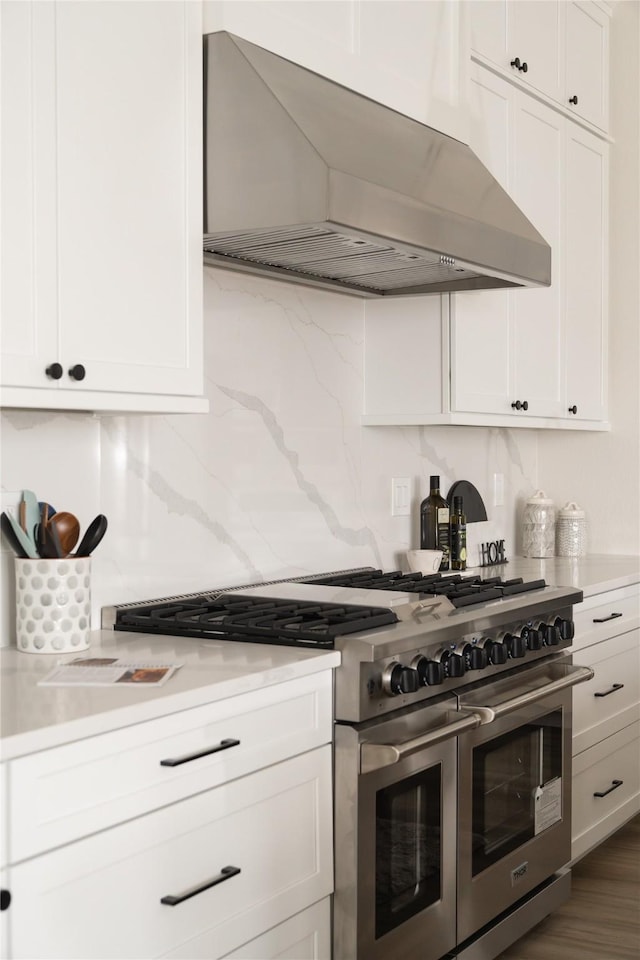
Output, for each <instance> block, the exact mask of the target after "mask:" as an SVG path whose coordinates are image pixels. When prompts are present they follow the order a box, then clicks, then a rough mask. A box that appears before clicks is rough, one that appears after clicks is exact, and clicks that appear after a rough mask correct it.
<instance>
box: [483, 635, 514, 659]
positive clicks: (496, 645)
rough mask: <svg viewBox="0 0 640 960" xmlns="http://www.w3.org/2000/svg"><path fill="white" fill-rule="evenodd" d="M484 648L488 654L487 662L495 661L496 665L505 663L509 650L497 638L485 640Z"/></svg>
mask: <svg viewBox="0 0 640 960" xmlns="http://www.w3.org/2000/svg"><path fill="white" fill-rule="evenodd" d="M484 649H485V650H486V651H487V654H488V656H489V663H495V664H496V665H497V664H500V663H506V662H507V660H508V659H509V651H508V650H507V648H506V647H505V645H504V643H500V642H499V641H498V640H487V641H486V643H485V645H484Z"/></svg>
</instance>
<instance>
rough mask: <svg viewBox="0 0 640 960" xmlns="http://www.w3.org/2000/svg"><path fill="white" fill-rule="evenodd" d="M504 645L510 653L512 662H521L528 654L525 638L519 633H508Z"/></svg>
mask: <svg viewBox="0 0 640 960" xmlns="http://www.w3.org/2000/svg"><path fill="white" fill-rule="evenodd" d="M504 645H505V647H506V648H507V650H508V651H509V656H510V657H511V659H512V660H520V659H521V658H522V657H524V655H525V653H526V652H527V644H526V641H525V639H524V637H521V636H519V635H518V634H517V633H507V634H506V635H505V638H504Z"/></svg>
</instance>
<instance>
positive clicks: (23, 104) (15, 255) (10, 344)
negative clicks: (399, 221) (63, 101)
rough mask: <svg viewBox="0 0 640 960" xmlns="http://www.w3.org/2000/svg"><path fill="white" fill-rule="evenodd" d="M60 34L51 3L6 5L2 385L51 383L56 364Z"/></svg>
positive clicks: (2, 14) (0, 227)
mask: <svg viewBox="0 0 640 960" xmlns="http://www.w3.org/2000/svg"><path fill="white" fill-rule="evenodd" d="M54 29H55V8H54V6H53V4H47V3H41V4H39V5H38V6H37V7H36V6H35V5H34V4H31V3H20V2H18V0H15V2H9V3H2V4H0V44H1V51H0V70H1V75H0V84H1V85H0V94H1V98H2V99H1V104H0V123H1V128H0V129H1V141H0V142H1V150H2V154H1V166H0V170H1V172H2V176H1V178H0V190H1V197H0V200H1V209H2V217H1V218H0V231H1V244H2V258H1V261H0V266H1V271H2V274H1V280H2V282H1V285H0V317H1V318H2V368H1V370H2V377H1V379H2V383H3V384H17V385H24V386H42V385H46V384H47V382H50V383H51V384H53V383H54V381H48V380H47V376H46V373H45V370H46V368H47V367H48V366H49V364H52V363H54V362H55V361H56V360H57V359H58V341H57V316H56V299H57V281H56V272H57V260H56V219H55V217H56V189H55V164H54V156H55V144H56V140H55V124H54V120H55V88H54V86H53V83H52V77H53V72H54ZM36 186H37V189H36Z"/></svg>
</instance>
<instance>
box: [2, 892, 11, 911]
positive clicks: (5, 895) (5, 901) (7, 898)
mask: <svg viewBox="0 0 640 960" xmlns="http://www.w3.org/2000/svg"><path fill="white" fill-rule="evenodd" d="M10 903H11V891H10V890H0V910H8V909H9V904H10Z"/></svg>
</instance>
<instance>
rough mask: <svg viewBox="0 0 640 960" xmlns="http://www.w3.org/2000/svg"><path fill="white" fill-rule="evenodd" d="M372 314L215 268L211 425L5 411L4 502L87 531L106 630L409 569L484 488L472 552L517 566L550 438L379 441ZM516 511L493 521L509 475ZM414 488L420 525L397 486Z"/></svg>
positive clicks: (414, 435) (442, 431)
mask: <svg viewBox="0 0 640 960" xmlns="http://www.w3.org/2000/svg"><path fill="white" fill-rule="evenodd" d="M363 336H364V301H362V300H359V299H356V298H351V297H346V296H343V295H338V294H334V293H331V292H325V291H320V290H317V291H315V290H310V289H309V290H307V289H304V288H301V287H297V286H293V285H288V284H282V283H278V282H275V281H268V280H262V279H259V278H251V277H246V276H241V275H238V274H235V273H232V272H228V271H223V270H218V269H214V268H206V269H205V351H206V356H205V381H206V392H207V395H208V397H209V400H210V407H211V409H210V413H209V414H207V415H184V416H137V415H135V416H93V415H91V414H76V413H55V412H34V411H4V412H3V414H2V496H3V502H4V503H5V504H6V503H7V502H11V496H12V494H14V493H15V492H16V491H20V490H22V489H23V488H29V489H32V490H35V492H36V493H37V495H38V497H39V498H40V499H46V500H48V501H49V502H51V503H52V504H53V505H54V506H55V507H56V508H57V509H66V510H71V511H72V512H73V513H76V514H77V516H78V517H79V519H80V521H81V524H82V526H83V528H84V527H86V525H87V524H88V523H89V522H90V520H91V519H92V518H93V516H95V515H96V514H97V513H105V514H106V515H107V517H108V518H109V530H108V533H107V536H106V538H105V540H104V541H103V543H102V544H101V546H100V547H99V549H98V550H97V552H96V554H95V556H94V563H93V597H92V600H93V623H94V626H97V625H98V624H99V614H100V608H101V607H102V606H104V605H108V604H111V603H117V602H124V601H129V600H138V599H145V598H152V597H160V596H167V595H171V594H175V593H185V592H190V591H193V590H200V589H208V588H209V589H210V588H214V587H216V586H223V585H225V586H226V585H233V584H238V585H239V584H247V583H253V582H257V581H260V580H264V579H266V580H268V579H277V578H280V577H286V576H292V575H295V574H299V573H310V572H318V571H326V570H333V569H344V568H349V567H356V566H363V565H371V564H373V565H375V566H382V567H386V568H389V567H394V568H396V567H403V568H405V569H406V566H405V564H404V551H406V550H407V549H408V548H410V547H416V546H419V543H418V526H419V524H418V514H419V504H420V500H421V499H422V498H423V497H424V496H426V494H427V492H428V489H427V488H428V478H429V475H430V474H432V473H437V474H440V476H441V486H442V488H443V490H444V491H445V492H446V491H447V490H448V488H449V486H450V485H451V484H452V483H453V481H454V480H459V479H467V480H470V481H471V482H472V483H474V484H475V485H476V487H478V489H479V491H480V493H481V494H482V496H483V497H484V498H485V502H486V504H487V510H488V513H489V520H488V521H487V522H486V523H483V524H474V525H472V526H471V527H470V529H469V541H470V547H471V550H472V553H473V550H474V546H475V544H476V543H478V542H479V541H483V540H488V539H495V538H498V537H500V538H502V537H504V538H505V540H506V544H507V553H508V554H509V553H514V552H515V549H516V530H517V512H518V509H517V508H518V503H519V502H520V501H521V500H522V499H523V498H525V497H527V496H529V495H530V494H531V492H532V491H533V490H534V489H535V487H536V485H537V442H538V441H537V438H536V431H529V430H498V429H488V428H486V429H485V428H479V427H469V428H463V427H426V428H424V427H363V426H361V424H360V417H361V410H362V393H363V364H362V342H363ZM494 472H498V473H502V474H503V475H504V484H505V503H504V506H501V507H492V506H491V495H490V491H491V485H492V477H493V473H494ZM394 476H396V477H410V478H411V481H412V507H411V516H410V517H392V516H391V478H392V477H394ZM12 559H13V558H12V555H11V554H10V552H8V550H7V548H6V545H4V544H3V548H2V643H3V644H5V645H6V644H7V643H13V642H15V641H14V629H13V618H14V604H13V591H14V580H13V564H12Z"/></svg>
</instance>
